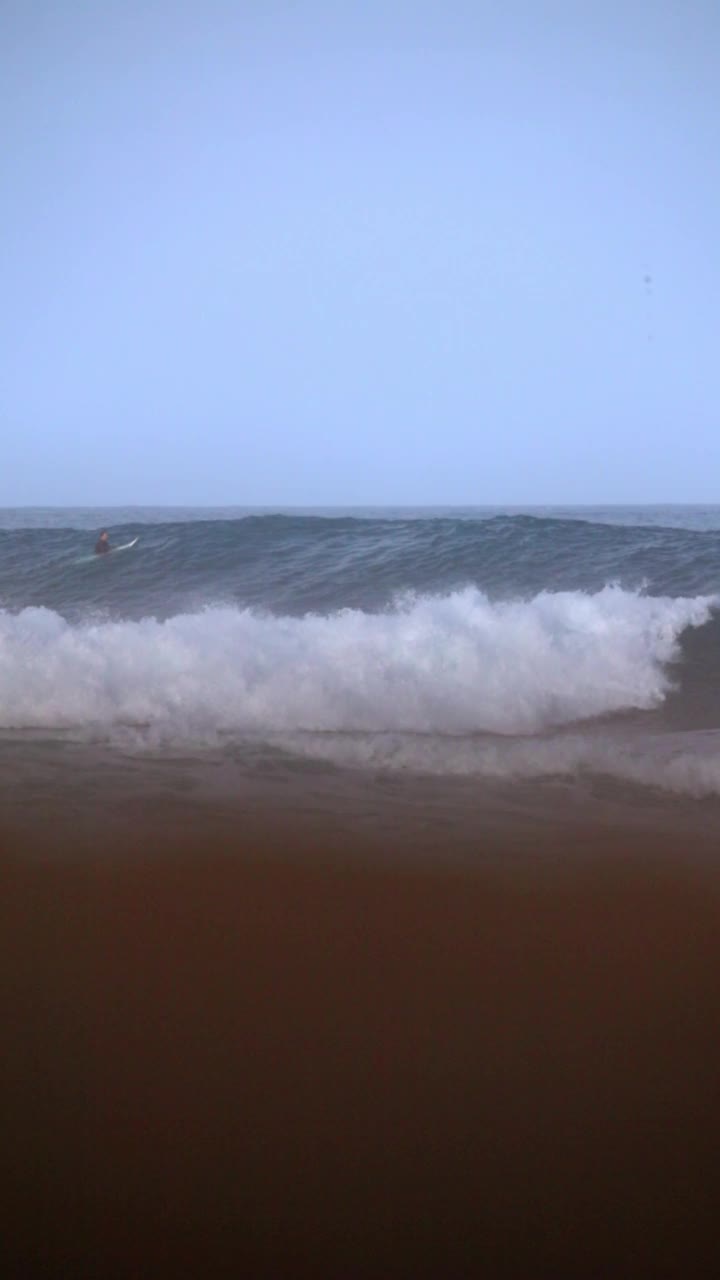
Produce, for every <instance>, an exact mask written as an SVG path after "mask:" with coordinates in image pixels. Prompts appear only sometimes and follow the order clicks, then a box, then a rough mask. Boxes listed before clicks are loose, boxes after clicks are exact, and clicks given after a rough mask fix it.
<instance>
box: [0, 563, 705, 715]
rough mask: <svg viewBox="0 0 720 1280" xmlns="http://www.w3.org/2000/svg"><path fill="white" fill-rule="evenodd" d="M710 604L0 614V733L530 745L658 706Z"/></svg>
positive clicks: (464, 596)
mask: <svg viewBox="0 0 720 1280" xmlns="http://www.w3.org/2000/svg"><path fill="white" fill-rule="evenodd" d="M715 602H716V600H715V597H709V596H705V597H695V598H674V599H673V598H668V597H664V598H658V597H651V596H646V595H643V594H642V593H638V592H629V591H625V590H622V589H620V588H619V587H606V588H604V590H602V591H599V592H596V593H593V594H590V593H585V592H576V591H571V592H554V593H553V592H542V593H541V594H539V595H537V596H535V597H534V598H532V599H530V600H515V601H504V602H494V603H493V602H490V601H489V600H488V598H487V597H486V596H485V595H484V594H483V593H482V592H480V591H478V590H476V589H474V588H467V589H465V590H463V591H456V592H452V593H450V594H448V595H445V596H416V597H407V598H405V599H404V600H401V601H399V602H397V603H396V604H395V605H394V606H393V607H392V608H390V609H387V610H385V611H384V612H383V613H375V614H371V613H365V612H363V611H361V610H357V609H343V610H341V611H339V612H335V613H332V614H328V615H317V614H308V615H305V616H304V617H301V618H297V617H275V616H270V615H267V614H263V613H259V612H257V611H253V610H251V609H240V608H233V607H214V608H205V609H203V610H202V611H200V612H197V613H191V614H179V615H176V616H174V617H171V618H169V619H167V620H165V621H158V620H156V619H153V618H145V619H143V620H140V621H103V622H98V621H86V622H83V623H75V624H71V623H69V622H68V621H66V620H65V619H64V618H62V617H61V616H60V615H59V614H57V613H54V612H52V611H51V610H48V609H44V608H27V609H23V610H22V611H21V612H19V613H17V614H11V613H8V612H0V727H3V728H31V727H33V728H38V727H44V728H67V727H82V726H88V725H103V726H107V727H108V728H111V727H112V726H116V725H127V724H150V725H156V726H163V727H164V729H165V730H166V731H167V733H168V734H170V736H172V737H173V738H176V739H178V740H181V739H183V738H186V737H191V736H196V735H198V734H203V733H207V732H208V731H224V732H236V733H238V734H243V733H253V734H257V733H263V732H270V733H277V732H287V731H297V730H307V731H314V732H318V731H320V732H328V731H335V732H338V731H340V732H375V733H377V732H388V731H398V732H412V733H435V734H468V733H480V732H493V733H502V734H531V733H537V732H538V731H541V730H543V729H546V728H550V727H553V726H560V725H565V724H571V723H573V722H576V721H579V720H585V719H590V718H593V717H597V716H602V715H607V714H610V713H613V712H619V711H623V710H629V709H633V708H635V709H650V708H653V707H656V706H658V705H659V704H660V703H661V702H662V700H663V699H664V698H665V696H666V694H667V692H668V691H669V689H670V688H671V675H670V673H669V671H668V664H670V663H672V662H673V660H675V659H676V658H677V657H678V653H679V648H678V640H679V637H680V635H681V634H682V632H683V631H684V630H685V628H687V627H698V626H702V625H703V624H704V623H705V622H707V621H708V619H709V617H710V614H711V611H712V608H713V605H714V604H715Z"/></svg>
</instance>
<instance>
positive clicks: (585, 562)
mask: <svg viewBox="0 0 720 1280" xmlns="http://www.w3.org/2000/svg"><path fill="white" fill-rule="evenodd" d="M168 515H171V516H172V518H171V519H170V518H163V517H167V516H168ZM120 516H122V518H120ZM590 517H592V518H590ZM663 517H664V519H663ZM105 526H107V527H110V528H111V541H114V542H115V543H120V542H125V541H127V540H129V539H131V538H135V537H137V538H138V539H139V543H138V546H137V547H136V548H134V549H133V550H132V551H131V552H128V553H127V554H126V555H124V556H122V557H117V559H116V560H114V561H113V558H112V557H108V558H107V562H98V561H97V560H93V558H92V556H88V554H87V553H88V545H89V544H90V546H92V542H93V533H94V531H95V530H96V529H97V528H99V527H105ZM718 565H720V513H718V512H717V511H715V510H714V509H708V508H704V509H702V510H697V509H689V510H687V509H685V514H684V516H683V512H682V509H673V511H672V512H667V511H662V512H658V511H654V512H645V511H643V510H642V509H640V510H639V511H632V510H629V509H622V510H611V511H609V512H597V511H593V512H572V513H568V512H564V513H558V512H544V513H542V514H538V513H528V512H523V513H512V512H499V513H498V512H478V513H473V512H471V511H465V512H462V513H458V512H452V511H445V512H436V513H422V512H421V513H417V512H407V511H401V510H400V511H395V512H381V513H378V512H368V513H357V512H352V513H325V514H321V513H310V514H303V513H266V514H262V513H256V512H249V513H238V514H233V513H230V514H228V513H227V512H221V513H213V514H212V516H211V517H208V513H206V512H196V513H192V512H181V513H179V512H172V513H165V512H163V511H162V510H159V509H156V510H154V511H152V512H139V511H135V512H123V513H116V518H115V519H113V513H112V512H103V513H100V512H64V513H57V512H53V513H28V514H27V515H26V517H25V520H24V522H23V519H22V513H20V512H5V513H0V734H1V735H2V736H3V741H4V743H5V744H6V746H7V743H10V742H13V741H14V742H15V743H16V744H17V742H19V741H26V740H27V735H28V733H30V734H33V735H34V740H37V737H38V735H40V737H41V738H42V740H43V741H45V742H51V741H57V742H60V741H66V740H67V739H68V736H70V737H71V738H72V739H73V741H75V742H78V741H82V742H85V743H87V744H90V743H93V744H96V745H102V746H103V748H107V749H109V750H115V751H118V752H121V753H127V752H134V753H143V752H144V753H146V754H152V755H154V757H156V758H157V756H158V755H159V754H160V755H161V754H162V753H163V752H165V753H177V752H185V753H191V754H192V753H197V756H198V759H204V760H205V761H207V759H208V758H210V756H211V755H212V753H213V752H215V753H223V752H225V753H227V752H228V751H229V750H232V752H233V759H234V760H235V761H238V760H239V761H241V760H242V753H243V747H247V749H248V751H250V750H252V752H254V753H256V752H257V750H258V746H259V745H262V744H265V746H266V747H267V748H268V750H272V751H273V752H274V753H275V754H274V759H275V760H277V759H283V760H284V761H285V762H286V764H287V767H288V769H297V768H302V766H303V763H305V764H307V763H308V762H315V764H316V765H318V764H325V765H327V766H328V767H332V768H335V769H341V770H347V769H351V770H365V771H368V770H370V771H374V772H375V773H378V772H379V773H382V774H386V775H392V774H397V773H404V774H415V775H418V776H422V775H432V776H434V777H442V776H447V777H449V778H450V777H453V776H456V777H457V776H462V777H464V778H472V777H476V778H477V779H478V780H482V779H493V778H495V779H497V778H502V779H506V780H512V779H525V780H536V781H537V780H539V779H542V778H544V777H545V778H552V777H565V778H572V777H573V776H577V777H581V776H582V777H588V776H590V777H592V776H593V775H597V776H599V777H606V778H607V777H609V778H614V779H620V780H624V781H625V782H627V783H631V784H633V785H635V786H638V785H639V786H641V787H643V788H647V787H651V788H659V789H661V790H664V791H665V792H667V793H668V794H677V795H684V796H686V797H695V798H701V797H708V796H715V795H718V796H720V661H719V660H718V653H719V652H720V649H719V648H718V639H719V636H718V619H717V612H716V611H717V607H718V603H719V601H720V596H719V595H718V588H719V587H720V572H718V569H717V567H716V566H718ZM253 759H256V755H253Z"/></svg>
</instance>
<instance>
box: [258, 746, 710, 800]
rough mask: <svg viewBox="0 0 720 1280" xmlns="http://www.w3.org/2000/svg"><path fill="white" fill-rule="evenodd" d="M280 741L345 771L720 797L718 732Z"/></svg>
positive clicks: (309, 756) (292, 748)
mask: <svg viewBox="0 0 720 1280" xmlns="http://www.w3.org/2000/svg"><path fill="white" fill-rule="evenodd" d="M276 741H277V745H280V746H282V747H284V748H285V749H286V750H288V751H292V752H293V753H294V754H296V755H303V756H305V757H307V758H311V759H313V760H325V761H328V762H331V763H332V764H334V765H339V766H342V767H344V768H358V769H365V770H367V769H372V770H373V771H387V772H397V773H415V774H426V775H436V776H443V777H472V778H478V779H480V778H487V779H494V780H498V781H509V782H513V781H518V780H521V779H527V780H532V779H542V778H568V777H578V776H583V775H586V776H603V777H606V778H611V779H613V780H615V781H618V782H629V783H634V784H637V785H639V786H649V787H656V788H659V789H661V790H662V791H669V792H673V793H675V794H677V795H684V796H692V797H693V798H695V799H702V798H705V797H711V796H720V731H708V730H704V731H691V732H686V733H672V734H670V733H666V734H651V733H640V732H634V733H630V734H628V733H623V735H622V736H620V735H619V734H614V733H612V732H611V731H602V732H601V731H597V730H596V731H595V732H593V731H592V730H590V729H588V730H586V731H584V732H582V733H578V732H572V731H566V732H564V733H562V734H560V735H550V736H545V737H538V736H535V737H529V738H493V739H491V740H488V739H484V740H483V739H473V738H467V737H461V738H451V737H445V738H441V737H437V736H434V737H431V736H425V735H404V734H393V733H390V734H375V735H368V734H353V735H340V734H330V735H324V736H319V735H304V734H293V735H292V736H291V737H288V738H285V739H284V740H283V739H281V740H276Z"/></svg>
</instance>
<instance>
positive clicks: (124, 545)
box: [108, 538, 140, 556]
mask: <svg viewBox="0 0 720 1280" xmlns="http://www.w3.org/2000/svg"><path fill="white" fill-rule="evenodd" d="M139 541H140V539H139V538H133V540H132V542H123V543H122V545H121V546H119V547H111V548H110V550H109V551H108V555H110V556H111V555H112V554H113V552H114V551H129V550H130V548H131V547H134V546H135V544H136V543H137V542H139Z"/></svg>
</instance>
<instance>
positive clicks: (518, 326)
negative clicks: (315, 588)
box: [0, 0, 720, 506]
mask: <svg viewBox="0 0 720 1280" xmlns="http://www.w3.org/2000/svg"><path fill="white" fill-rule="evenodd" d="M719 67H720V7H719V6H718V5H717V3H716V0H682V3H681V0H673V2H672V3H668V2H667V0H586V2H585V3H583V0H486V2H484V0H434V2H432V3H430V2H429V0H362V2H361V0H234V2H231V0H186V2H183V0H177V2H175V3H171V2H170V0H141V2H138V0H120V2H117V0H104V2H103V3H101V4H98V3H97V2H96V0H3V3H2V5H0V103H1V104H2V110H1V111H0V190H1V191H2V199H1V201H0V280H2V288H1V290H0V462H1V465H0V505H4V506H21V505H64V504H68V505H75V504H78V505H102V506H109V505H112V504H139V505H143V504H155V503H157V504H161V503H167V504H188V505H191V504H210V505H216V504H217V505H222V504H241V505H246V504H259V505H267V504H278V505H297V506H303V505H332V504H338V505H349V504H383V503H390V504H403V503H407V504H423V503H427V504H452V503H460V504H503V503H513V504H523V503H527V504H531V503H538V504H543V503H612V502H618V503H623V502H673V501H675V502H713V501H720V412H719V406H720V315H719V302H720V249H719V248H718V228H720V72H719V71H718V68H719Z"/></svg>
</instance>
